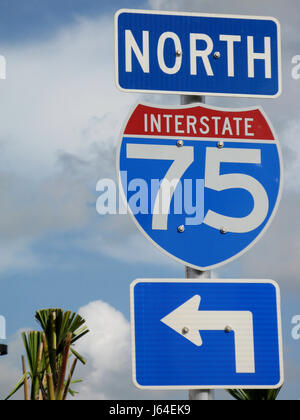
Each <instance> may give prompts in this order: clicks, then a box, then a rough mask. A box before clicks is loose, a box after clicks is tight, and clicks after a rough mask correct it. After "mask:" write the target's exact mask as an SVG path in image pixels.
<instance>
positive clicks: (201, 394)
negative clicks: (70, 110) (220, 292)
mask: <svg viewBox="0 0 300 420" xmlns="http://www.w3.org/2000/svg"><path fill="white" fill-rule="evenodd" d="M193 103H202V104H204V103H205V96H188V95H181V96H180V104H181V105H189V104H193ZM185 272H186V278H187V279H200V280H201V279H209V278H210V277H211V271H210V270H208V271H199V270H195V269H194V268H191V267H186V268H185ZM189 399H190V400H200V401H212V400H213V399H214V392H213V390H212V389H207V390H206V389H200V390H199V389H190V390H189Z"/></svg>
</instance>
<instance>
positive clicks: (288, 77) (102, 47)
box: [0, 0, 300, 399]
mask: <svg viewBox="0 0 300 420" xmlns="http://www.w3.org/2000/svg"><path fill="white" fill-rule="evenodd" d="M123 7H127V8H140V9H160V10H179V11H192V12H205V13H209V12H213V13H231V14H249V15H259V16H274V17H277V18H278V19H279V20H280V22H281V25H282V37H283V94H282V96H281V97H280V98H279V99H273V100H259V101H258V100H253V99H235V100H234V101H233V100H231V99H229V98H226V99H225V98H208V100H207V102H208V104H212V105H215V106H224V107H227V106H228V107H240V106H242V107H245V106H246V107H250V106H255V105H258V102H259V104H260V105H262V106H263V107H264V108H265V110H266V112H267V114H268V116H269V117H270V119H271V120H272V123H273V125H274V127H275V129H276V131H277V132H278V136H279V139H280V142H281V145H282V149H283V155H284V165H285V187H284V194H283V199H282V202H281V205H280V208H279V211H278V214H277V216H276V218H275V220H274V222H273V224H272V226H271V228H270V229H269V230H268V232H267V233H266V235H265V236H264V238H263V239H262V240H261V241H260V242H259V243H258V244H257V245H256V246H255V247H254V248H252V250H250V251H249V252H248V253H247V254H246V255H244V256H243V257H241V258H239V259H238V260H237V261H236V262H234V263H231V264H228V265H227V266H225V267H224V268H221V269H219V270H217V272H216V275H217V276H218V277H221V278H222V277H227V278H232V277H234V278H272V279H273V280H276V281H277V282H278V283H279V284H280V286H281V292H282V311H283V330H284V345H285V355H284V356H285V370H286V385H285V387H284V389H283V390H282V393H281V398H282V399H288V398H292V399H299V398H300V390H299V386H298V385H299V382H300V341H295V340H293V339H292V337H291V330H292V325H291V319H292V317H293V316H294V315H296V314H300V278H299V273H300V258H299V255H300V241H299V237H300V222H299V217H298V209H299V208H300V177H299V169H300V152H299V145H298V141H299V135H300V119H299V113H300V108H299V95H300V79H298V80H295V79H293V78H292V69H293V66H295V65H293V64H292V58H293V57H294V56H296V55H300V32H299V21H300V6H299V1H298V0H286V1H285V2H282V1H281V0H264V1H261V0H252V1H251V2H241V1H236V0H223V1H217V0H209V1H208V0H148V1H147V0H145V1H142V0H128V1H127V2H124V1H120V0H110V1H108V0H85V1H81V0H0V54H2V55H4V56H5V58H6V60H7V79H6V80H0V152H1V153H0V159H1V166H0V188H1V197H2V200H1V218H0V233H1V234H0V247H1V252H0V287H1V289H0V290H1V293H0V314H1V315H4V316H5V317H6V320H7V335H8V340H7V342H8V344H9V346H10V348H9V350H10V355H9V356H8V357H7V358H2V359H1V360H0V397H1V398H2V397H4V396H5V395H6V394H7V393H8V391H9V390H10V389H11V388H12V387H13V386H14V384H15V382H16V380H17V378H18V377H19V376H20V356H21V354H22V345H21V343H20V340H19V336H20V331H22V330H24V329H26V328H35V324H34V322H33V317H34V312H35V310H36V309H39V308H45V307H63V308H65V309H71V310H74V311H80V313H81V314H82V315H83V316H84V317H85V319H86V320H87V323H88V326H89V327H90V329H91V334H90V335H89V336H87V337H86V341H85V343H84V342H83V343H82V344H81V346H82V349H81V351H82V352H85V354H86V356H87V358H88V360H89V364H88V367H87V368H85V369H83V370H82V371H81V372H80V374H81V376H82V377H83V378H84V383H83V384H82V385H80V386H79V387H78V389H79V390H80V398H82V399H84V398H94V399H105V398H106V399H117V398H122V399H126V398H133V399H146V398H159V397H162V398H170V399H177V398H185V397H186V393H184V392H165V393H148V392H141V391H138V390H136V389H135V388H134V387H133V385H132V384H131V379H130V327H129V284H130V283H131V282H132V281H133V280H134V279H136V278H168V277H171V278H172V277H173V278H174V277H177V278H181V277H183V275H184V267H183V266H181V265H180V264H177V263H175V262H173V261H172V260H171V259H169V258H168V257H166V256H164V255H162V254H160V253H159V252H158V251H157V250H156V249H155V248H154V247H153V246H152V245H151V244H150V243H148V242H147V241H146V239H144V238H143V237H142V235H141V234H140V233H139V232H138V231H137V229H136V227H135V225H134V224H133V223H132V221H131V220H130V219H129V218H128V217H127V216H106V217H102V216H100V215H98V214H97V212H96V200H97V198H98V195H99V193H97V191H96V184H97V181H98V180H99V179H100V178H114V177H115V163H114V162H115V149H116V144H117V142H118V138H119V133H120V130H121V126H122V123H123V121H124V118H125V117H126V115H127V109H128V107H129V106H131V105H132V104H134V103H135V102H136V101H137V100H138V99H141V100H143V101H148V102H152V103H157V104H177V103H178V102H179V98H178V97H176V96H172V95H170V96H167V95H166V96H164V97H163V96H160V95H152V96H151V95H144V96H141V95H136V94H125V93H121V92H119V91H118V90H117V89H116V87H115V83H114V77H113V75H114V53H113V52H114V27H113V24H114V22H113V16H114V13H115V12H116V11H117V10H118V9H119V8H123ZM116 332H117V335H116ZM86 349H88V350H86ZM216 395H217V398H227V397H226V394H225V392H218V393H217V394H216Z"/></svg>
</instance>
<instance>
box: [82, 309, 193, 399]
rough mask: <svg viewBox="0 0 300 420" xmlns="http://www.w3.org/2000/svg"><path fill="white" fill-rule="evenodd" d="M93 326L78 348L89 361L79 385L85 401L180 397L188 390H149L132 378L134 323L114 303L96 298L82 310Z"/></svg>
mask: <svg viewBox="0 0 300 420" xmlns="http://www.w3.org/2000/svg"><path fill="white" fill-rule="evenodd" d="M79 313H80V314H81V316H82V317H83V318H84V319H85V320H86V324H87V326H88V328H89V329H90V333H89V334H87V335H86V336H85V337H84V338H83V339H82V340H80V341H79V342H78V345H77V346H76V350H78V351H79V352H80V353H82V354H83V355H84V356H86V358H87V360H88V364H87V365H86V366H84V367H82V368H81V369H80V371H79V372H78V377H79V376H80V377H81V378H82V379H83V383H82V384H80V385H78V386H77V389H78V390H79V392H80V394H79V398H80V399H83V400H86V399H88V400H100V399H108V400H118V399H121V400H127V399H156V398H160V399H173V398H174V399H176V398H178V396H179V395H181V396H182V398H185V394H184V392H182V393H178V392H149V391H140V390H137V389H135V387H134V386H133V383H132V380H131V344H130V324H129V322H128V321H127V320H126V319H125V317H124V316H123V315H122V314H121V313H120V312H119V311H118V310H116V309H115V308H113V307H112V306H111V305H109V304H107V303H105V302H102V301H96V302H91V303H89V304H88V305H87V306H85V307H83V308H81V309H80V310H79Z"/></svg>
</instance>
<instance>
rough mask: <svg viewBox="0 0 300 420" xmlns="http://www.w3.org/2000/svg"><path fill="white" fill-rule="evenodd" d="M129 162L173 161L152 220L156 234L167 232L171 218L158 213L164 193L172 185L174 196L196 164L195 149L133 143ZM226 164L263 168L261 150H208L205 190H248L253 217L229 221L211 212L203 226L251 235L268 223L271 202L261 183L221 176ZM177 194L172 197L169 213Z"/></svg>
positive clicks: (235, 175) (129, 146) (244, 177)
mask: <svg viewBox="0 0 300 420" xmlns="http://www.w3.org/2000/svg"><path fill="white" fill-rule="evenodd" d="M127 158H128V159H150V160H153V159H155V160H170V161H173V163H172V165H171V166H170V168H169V170H168V171H167V173H166V176H165V178H164V179H163V181H162V182H161V185H160V191H159V192H158V194H157V197H156V200H155V203H154V211H153V219H152V229H153V230H167V228H168V214H161V213H160V212H159V211H158V209H159V197H160V194H161V192H162V191H161V190H162V189H163V187H164V185H165V184H166V183H170V182H172V185H173V187H174V190H173V194H174V191H175V189H176V185H177V184H178V183H179V181H180V179H181V178H182V176H183V175H184V173H185V172H186V170H187V169H188V168H189V167H190V166H191V165H192V163H193V162H194V147H193V146H183V147H177V146H165V145H153V144H130V143H129V144H127ZM222 162H224V163H225V162H231V163H247V164H249V163H250V164H261V150H260V149H238V148H237V149H232V148H231V149H229V148H227V149H226V148H225V149H224V148H222V149H218V148H216V147H207V148H206V159H205V187H206V188H210V189H213V190H215V191H224V190H228V189H232V188H241V189H244V190H246V191H248V192H249V193H250V194H251V196H252V198H253V201H254V206H253V209H252V211H251V212H250V214H248V216H245V217H229V216H225V215H222V214H219V213H216V212H214V211H213V210H209V211H208V212H207V215H206V217H205V218H204V220H203V223H205V224H206V225H208V226H210V227H212V228H214V229H217V230H220V229H222V228H223V229H226V231H228V232H233V233H246V232H251V231H252V230H254V229H256V228H258V227H259V226H260V225H261V224H262V223H263V222H264V220H265V218H266V216H267V214H268V211H269V199H268V195H267V193H266V190H265V189H264V187H263V186H262V185H261V183H260V182H258V181H257V179H255V178H253V177H251V176H249V175H245V174H240V173H231V174H226V175H220V165H221V163H222ZM173 194H171V195H170V202H169V207H168V209H169V210H170V206H171V201H172V197H173Z"/></svg>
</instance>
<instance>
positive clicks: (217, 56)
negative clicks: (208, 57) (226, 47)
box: [214, 51, 221, 59]
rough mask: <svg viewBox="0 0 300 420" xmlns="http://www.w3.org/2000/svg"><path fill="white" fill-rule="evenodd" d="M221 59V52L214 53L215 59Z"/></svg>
mask: <svg viewBox="0 0 300 420" xmlns="http://www.w3.org/2000/svg"><path fill="white" fill-rule="evenodd" d="M220 57H221V53H220V52H219V51H216V52H215V53H214V58H215V59H218V58H220Z"/></svg>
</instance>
